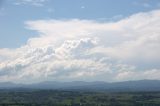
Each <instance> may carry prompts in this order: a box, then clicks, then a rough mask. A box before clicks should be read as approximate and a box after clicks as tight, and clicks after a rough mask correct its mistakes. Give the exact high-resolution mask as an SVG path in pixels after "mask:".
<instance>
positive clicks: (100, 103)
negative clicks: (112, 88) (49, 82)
mask: <svg viewBox="0 0 160 106" xmlns="http://www.w3.org/2000/svg"><path fill="white" fill-rule="evenodd" d="M0 106H160V92H87V91H58V90H0Z"/></svg>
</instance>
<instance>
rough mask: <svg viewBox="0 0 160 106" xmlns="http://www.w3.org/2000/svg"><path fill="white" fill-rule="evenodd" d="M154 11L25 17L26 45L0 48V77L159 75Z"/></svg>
mask: <svg viewBox="0 0 160 106" xmlns="http://www.w3.org/2000/svg"><path fill="white" fill-rule="evenodd" d="M159 17H160V11H159V10H155V11H151V12H146V13H138V14H135V15H132V16H130V17H127V18H124V19H122V20H120V21H117V22H103V23H102V22H97V21H93V20H79V19H73V20H36V21H27V22H26V25H27V28H29V29H31V30H35V31H37V32H38V34H39V36H38V37H35V38H30V39H29V40H28V42H27V43H26V45H23V46H22V47H20V48H17V49H3V48H2V49H0V80H1V81H14V82H24V83H31V82H38V81H44V80H58V81H64V80H65V81H72V80H86V81H94V80H103V81H123V80H138V79H160V78H159V76H160V66H159V64H158V63H160V56H159V54H160V18H159Z"/></svg>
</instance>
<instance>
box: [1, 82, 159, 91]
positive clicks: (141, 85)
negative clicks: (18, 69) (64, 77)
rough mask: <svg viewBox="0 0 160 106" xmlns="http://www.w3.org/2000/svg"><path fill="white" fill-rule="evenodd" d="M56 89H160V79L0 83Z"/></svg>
mask: <svg viewBox="0 0 160 106" xmlns="http://www.w3.org/2000/svg"><path fill="white" fill-rule="evenodd" d="M13 88H14V89H15V88H16V89H19V88H20V89H54V90H86V91H91V90H94V91H95V90H96V91H160V80H138V81H124V82H114V83H107V82H101V81H96V82H84V81H73V82H55V81H53V82H52V81H49V82H41V83H36V84H15V83H11V82H3V83H0V89H13Z"/></svg>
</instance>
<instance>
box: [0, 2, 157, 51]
mask: <svg viewBox="0 0 160 106" xmlns="http://www.w3.org/2000/svg"><path fill="white" fill-rule="evenodd" d="M23 1H24V2H25V3H23ZM35 1H38V0H35ZM38 2H39V1H38ZM18 3H19V4H18ZM39 4H40V5H34V3H33V2H27V0H26V1H25V0H4V1H3V2H1V11H0V13H1V15H0V23H1V24H0V29H1V30H0V37H1V39H0V47H1V48H16V47H19V46H21V45H22V44H25V43H26V41H27V40H28V38H30V37H32V36H36V33H35V32H34V31H31V30H27V29H26V28H25V24H24V22H25V21H27V20H38V19H91V20H98V21H117V20H119V19H121V18H122V17H127V16H129V15H132V14H134V13H138V12H145V11H150V10H154V9H158V8H159V7H160V6H159V5H160V3H159V0H133V1H130V0H100V1H99V0H45V1H44V2H43V0H42V2H41V1H40V2H39ZM8 38H9V39H8Z"/></svg>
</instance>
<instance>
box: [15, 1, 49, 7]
mask: <svg viewBox="0 0 160 106" xmlns="http://www.w3.org/2000/svg"><path fill="white" fill-rule="evenodd" d="M47 1H48V0H16V2H15V3H14V4H15V5H33V6H43V5H44V3H45V2H47Z"/></svg>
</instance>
